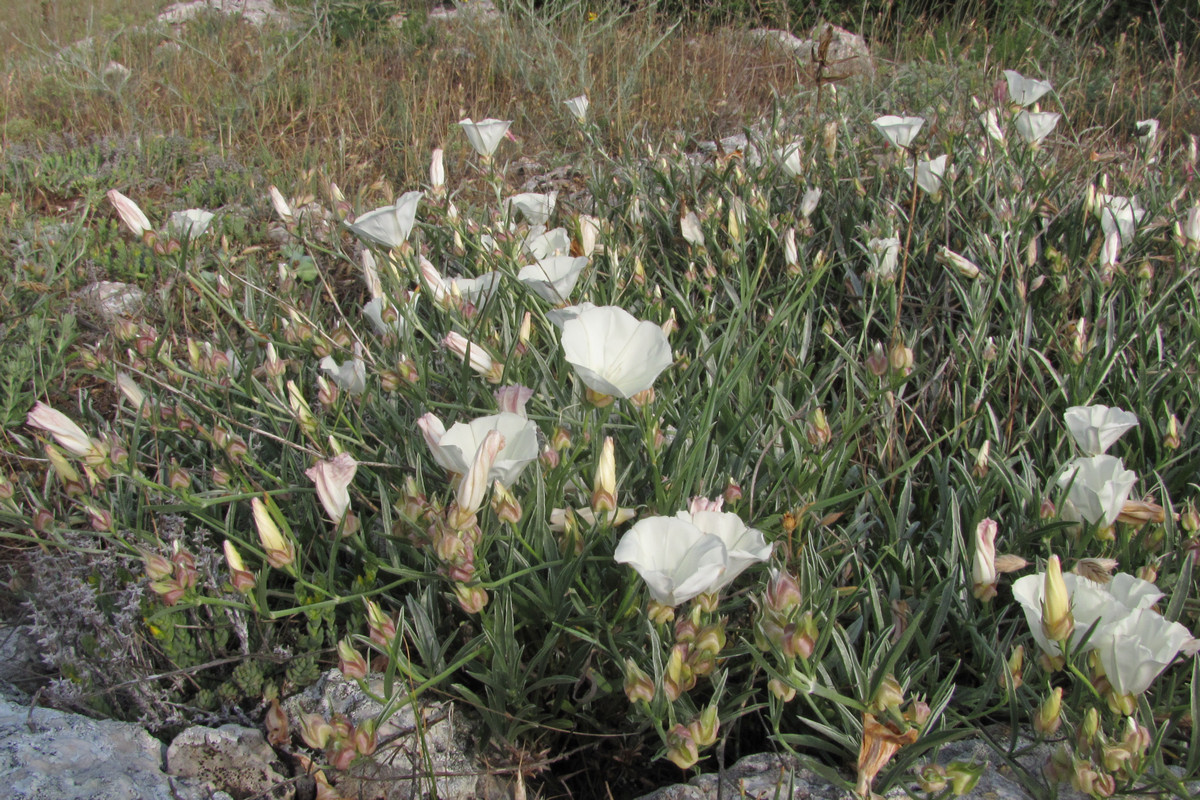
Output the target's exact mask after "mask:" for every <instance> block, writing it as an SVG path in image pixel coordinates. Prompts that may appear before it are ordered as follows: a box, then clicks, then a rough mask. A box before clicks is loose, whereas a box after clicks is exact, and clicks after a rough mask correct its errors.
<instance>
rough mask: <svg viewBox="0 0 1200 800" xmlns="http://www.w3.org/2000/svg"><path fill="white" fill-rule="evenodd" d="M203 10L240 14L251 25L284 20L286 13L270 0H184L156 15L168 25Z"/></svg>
mask: <svg viewBox="0 0 1200 800" xmlns="http://www.w3.org/2000/svg"><path fill="white" fill-rule="evenodd" d="M205 11H215V12H216V13H218V14H226V15H232V14H240V15H241V17H242V19H244V20H246V21H247V22H249V23H250V24H251V25H263V24H265V23H267V22H284V21H286V19H287V15H286V14H285V13H284V12H282V11H280V10H279V9H278V8H276V7H275V3H274V2H273V1H272V0H185V2H181V3H175V4H173V5H170V6H167V7H166V8H165V9H163V11H162V13H160V14H159V15H158V21H159V22H165V23H167V24H168V25H179V24H182V23H184V22H191V21H192V20H193V19H195V18H196V17H197V16H198V15H199V14H201V13H203V12H205Z"/></svg>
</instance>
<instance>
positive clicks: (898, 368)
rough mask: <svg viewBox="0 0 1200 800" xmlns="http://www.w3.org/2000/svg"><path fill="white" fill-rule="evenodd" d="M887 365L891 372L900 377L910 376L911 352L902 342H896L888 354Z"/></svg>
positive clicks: (911, 365) (911, 369)
mask: <svg viewBox="0 0 1200 800" xmlns="http://www.w3.org/2000/svg"><path fill="white" fill-rule="evenodd" d="M888 365H889V366H890V367H891V368H892V371H893V372H897V373H899V374H901V375H911V374H912V371H913V351H912V348H910V347H908V346H906V345H905V344H904V343H903V342H896V343H895V344H894V345H892V350H891V352H890V353H888Z"/></svg>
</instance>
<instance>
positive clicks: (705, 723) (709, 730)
mask: <svg viewBox="0 0 1200 800" xmlns="http://www.w3.org/2000/svg"><path fill="white" fill-rule="evenodd" d="M720 729H721V720H720V717H719V716H718V715H717V707H716V706H706V707H705V709H704V710H703V711H701V712H700V716H698V717H696V719H694V720H692V722H691V724H690V725H688V731H689V732H690V733H691V734H692V740H693V741H694V742H695V743H696V745H697V747H709V746H711V745H714V744H716V742H717V731H719V730H720Z"/></svg>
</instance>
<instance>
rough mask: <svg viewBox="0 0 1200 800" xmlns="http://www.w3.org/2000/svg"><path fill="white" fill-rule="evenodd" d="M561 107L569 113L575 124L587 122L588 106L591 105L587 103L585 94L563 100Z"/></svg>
mask: <svg viewBox="0 0 1200 800" xmlns="http://www.w3.org/2000/svg"><path fill="white" fill-rule="evenodd" d="M563 105H565V106H566V107H567V110H568V111H570V112H571V116H572V117H574V118H575V120H576V121H577V122H587V112H588V106H589V105H591V103H590V102H589V101H588V96H587V95H586V94H581V95H579V96H578V97H572V98H571V99H570V100H564V101H563Z"/></svg>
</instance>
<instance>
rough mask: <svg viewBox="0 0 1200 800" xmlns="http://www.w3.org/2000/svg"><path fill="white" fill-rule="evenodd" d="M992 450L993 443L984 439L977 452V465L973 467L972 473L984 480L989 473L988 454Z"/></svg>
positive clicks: (978, 478)
mask: <svg viewBox="0 0 1200 800" xmlns="http://www.w3.org/2000/svg"><path fill="white" fill-rule="evenodd" d="M991 452H992V443H991V442H990V441H988V440H986V439H985V440H984V442H983V444H982V445H981V446H980V447H979V451H978V452H977V453H975V465H974V466H973V467H971V475H972V476H974V477H975V478H976V479H977V480H983V479H984V478H986V477H987V474H988V456H989V455H990V454H991Z"/></svg>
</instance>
